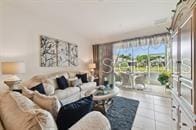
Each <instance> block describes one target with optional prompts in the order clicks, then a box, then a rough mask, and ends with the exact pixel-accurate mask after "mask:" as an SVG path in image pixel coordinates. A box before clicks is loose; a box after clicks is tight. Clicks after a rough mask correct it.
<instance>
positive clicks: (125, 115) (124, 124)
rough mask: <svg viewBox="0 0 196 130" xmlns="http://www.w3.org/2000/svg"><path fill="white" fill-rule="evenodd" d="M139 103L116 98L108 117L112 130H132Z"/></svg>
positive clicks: (107, 114)
mask: <svg viewBox="0 0 196 130" xmlns="http://www.w3.org/2000/svg"><path fill="white" fill-rule="evenodd" d="M138 105H139V101H137V100H133V99H127V98H123V97H119V96H116V97H114V98H113V103H112V106H111V107H110V108H109V109H108V111H107V113H106V116H107V118H108V120H109V121H110V124H111V127H112V130H131V128H132V125H133V121H134V118H135V115H136V112H137V108H138Z"/></svg>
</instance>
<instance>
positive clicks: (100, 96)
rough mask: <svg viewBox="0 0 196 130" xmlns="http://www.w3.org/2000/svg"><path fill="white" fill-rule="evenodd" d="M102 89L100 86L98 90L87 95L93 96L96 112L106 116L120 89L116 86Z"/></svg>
mask: <svg viewBox="0 0 196 130" xmlns="http://www.w3.org/2000/svg"><path fill="white" fill-rule="evenodd" d="M101 87H102V86H98V87H97V88H96V89H94V90H92V91H91V92H88V93H87V95H93V101H94V110H97V111H100V112H102V113H103V114H105V113H106V112H107V110H108V109H109V108H110V106H111V105H112V102H113V100H112V98H113V97H114V96H116V95H117V94H118V93H119V88H118V87H116V86H114V87H113V88H104V89H101Z"/></svg>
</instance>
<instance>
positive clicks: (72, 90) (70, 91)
mask: <svg viewBox="0 0 196 130" xmlns="http://www.w3.org/2000/svg"><path fill="white" fill-rule="evenodd" d="M79 92H80V89H79V88H78V87H68V88H66V89H64V90H61V89H57V90H56V91H55V92H54V93H55V95H56V96H57V97H58V99H59V100H63V99H65V98H68V97H70V96H72V95H74V94H76V93H79Z"/></svg>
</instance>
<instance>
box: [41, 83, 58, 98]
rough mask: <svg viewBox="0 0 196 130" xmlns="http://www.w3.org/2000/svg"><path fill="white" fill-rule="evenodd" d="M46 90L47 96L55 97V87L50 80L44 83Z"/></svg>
mask: <svg viewBox="0 0 196 130" xmlns="http://www.w3.org/2000/svg"><path fill="white" fill-rule="evenodd" d="M43 86H44V90H45V92H46V95H48V96H51V95H54V91H55V86H54V85H53V84H52V82H51V81H50V80H46V81H44V82H43Z"/></svg>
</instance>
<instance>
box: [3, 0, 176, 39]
mask: <svg viewBox="0 0 196 130" xmlns="http://www.w3.org/2000/svg"><path fill="white" fill-rule="evenodd" d="M177 1H178V0H6V2H8V3H9V4H12V5H16V6H19V7H20V8H21V9H24V10H28V11H30V12H31V13H33V14H34V15H38V16H40V17H44V18H46V19H50V20H51V21H53V22H55V23H58V24H59V25H61V26H62V27H63V28H66V27H69V28H71V29H72V31H74V32H75V33H76V34H77V35H80V36H82V37H84V38H85V39H87V40H88V41H89V42H92V43H103V42H110V41H115V40H121V39H126V38H131V37H135V36H139V35H140V36H141V35H149V34H153V33H160V32H165V31H166V30H165V27H166V26H169V24H170V20H171V16H172V13H171V10H172V9H175V5H176V3H177ZM51 18H52V19H51Z"/></svg>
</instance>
